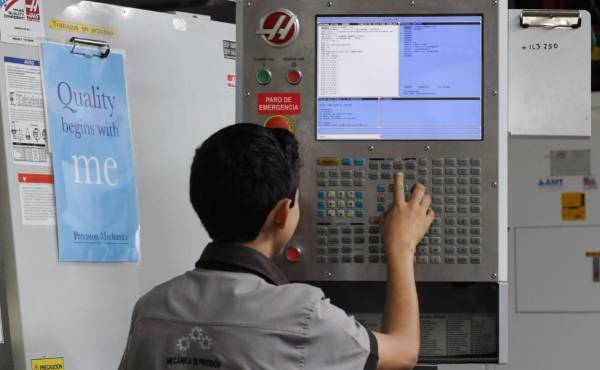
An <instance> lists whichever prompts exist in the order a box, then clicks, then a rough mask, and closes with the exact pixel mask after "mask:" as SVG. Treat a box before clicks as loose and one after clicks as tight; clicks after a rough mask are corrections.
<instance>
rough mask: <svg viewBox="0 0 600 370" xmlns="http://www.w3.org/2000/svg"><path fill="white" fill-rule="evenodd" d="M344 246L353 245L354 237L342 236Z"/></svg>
mask: <svg viewBox="0 0 600 370" xmlns="http://www.w3.org/2000/svg"><path fill="white" fill-rule="evenodd" d="M342 244H352V237H350V236H342Z"/></svg>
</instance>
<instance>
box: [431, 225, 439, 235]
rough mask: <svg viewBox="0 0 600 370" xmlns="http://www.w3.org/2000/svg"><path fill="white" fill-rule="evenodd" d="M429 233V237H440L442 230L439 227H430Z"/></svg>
mask: <svg viewBox="0 0 600 370" xmlns="http://www.w3.org/2000/svg"><path fill="white" fill-rule="evenodd" d="M429 233H430V234H431V235H442V228H441V227H432V228H431V230H430V232H429Z"/></svg>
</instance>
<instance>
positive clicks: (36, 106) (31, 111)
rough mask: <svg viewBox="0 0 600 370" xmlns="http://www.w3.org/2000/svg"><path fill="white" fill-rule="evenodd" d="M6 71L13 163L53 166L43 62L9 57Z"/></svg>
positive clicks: (5, 63) (6, 58)
mask: <svg viewBox="0 0 600 370" xmlns="http://www.w3.org/2000/svg"><path fill="white" fill-rule="evenodd" d="M4 72H5V75H6V96H7V98H8V102H7V103H8V104H7V111H8V121H9V125H10V139H11V142H12V156H13V161H14V163H15V164H18V165H26V166H49V165H50V160H49V156H48V148H47V147H46V139H47V136H48V135H47V132H46V117H45V114H44V96H43V92H42V72H41V68H40V62H39V61H37V60H29V59H22V58H13V57H8V56H6V57H4Z"/></svg>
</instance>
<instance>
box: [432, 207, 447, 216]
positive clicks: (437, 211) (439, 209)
mask: <svg viewBox="0 0 600 370" xmlns="http://www.w3.org/2000/svg"><path fill="white" fill-rule="evenodd" d="M431 209H433V212H435V213H437V214H440V213H442V212H444V207H442V206H433V207H431Z"/></svg>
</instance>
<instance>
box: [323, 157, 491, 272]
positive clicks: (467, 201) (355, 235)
mask: <svg viewBox="0 0 600 370" xmlns="http://www.w3.org/2000/svg"><path fill="white" fill-rule="evenodd" d="M318 164H319V166H317V171H316V173H315V174H316V176H315V179H316V183H317V188H318V189H317V190H318V196H317V199H316V204H317V212H318V219H319V221H318V222H321V223H322V222H325V223H327V222H329V221H332V222H335V224H334V225H336V226H335V227H333V226H319V227H318V229H317V238H318V239H317V243H316V244H317V245H316V246H315V247H316V248H317V253H316V254H315V255H316V261H317V262H318V263H366V264H385V263H387V257H386V255H385V248H384V246H383V241H382V240H381V236H380V230H379V226H378V224H379V220H378V218H379V217H378V216H379V215H380V214H382V213H383V212H385V211H386V210H387V209H388V207H389V205H390V204H391V203H392V201H393V194H392V192H393V190H394V189H393V178H394V173H395V172H398V171H402V172H403V173H404V179H405V193H407V197H408V196H409V195H408V193H409V192H410V189H411V188H412V187H413V186H414V185H415V184H416V183H417V182H420V183H422V184H424V185H425V186H426V187H427V191H428V193H429V194H430V195H431V196H432V208H433V210H434V211H435V213H436V218H435V220H434V223H433V225H432V226H431V228H430V230H429V232H428V233H427V235H426V237H425V238H424V240H423V241H422V242H421V243H420V244H419V246H418V248H417V254H416V258H415V263H417V264H420V265H434V264H435V265H437V264H442V265H443V264H446V265H457V267H456V268H458V267H459V265H466V264H474V265H479V264H481V263H482V262H481V261H482V258H484V257H485V253H484V252H485V250H484V248H483V247H482V245H481V244H482V243H481V240H482V235H483V234H484V232H485V229H484V228H483V227H482V226H483V223H482V219H481V214H482V205H483V199H482V186H481V184H482V178H481V176H482V175H483V172H484V170H485V169H484V168H483V166H482V161H481V159H479V158H462V157H460V158H459V157H456V158H455V157H448V158H418V157H417V158H352V157H344V158H340V159H339V160H338V161H337V162H335V161H333V162H332V161H321V162H319V161H318ZM367 195H368V196H367ZM344 221H345V222H347V223H348V224H347V226H345V227H342V226H340V225H341V224H340V222H344ZM352 222H354V223H352ZM356 225H361V226H359V227H356ZM323 237H324V238H325V240H324V239H322V238H323ZM323 248H326V249H323ZM324 257H325V258H324ZM335 257H336V258H335ZM334 261H337V262H334Z"/></svg>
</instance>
